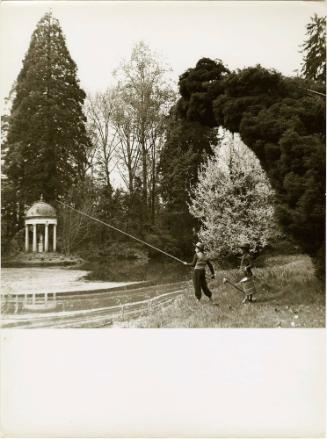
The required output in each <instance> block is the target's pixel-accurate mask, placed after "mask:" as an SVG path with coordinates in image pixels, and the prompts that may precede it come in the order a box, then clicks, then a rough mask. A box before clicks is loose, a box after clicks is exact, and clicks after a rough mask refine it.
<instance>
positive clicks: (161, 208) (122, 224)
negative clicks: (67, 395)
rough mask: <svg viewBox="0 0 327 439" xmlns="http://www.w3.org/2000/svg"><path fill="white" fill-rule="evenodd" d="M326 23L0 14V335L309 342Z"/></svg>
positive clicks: (295, 12) (78, 10) (87, 7)
mask: <svg viewBox="0 0 327 439" xmlns="http://www.w3.org/2000/svg"><path fill="white" fill-rule="evenodd" d="M325 6H326V5H325V3H324V2H322V1H249V2H248V1H191V2H188V1H145V2H141V1H104V2H97V1H95V2H91V1H82V2H73V1H72V2H65V1H58V2H52V1H40V2H33V1H31V2H29V1H24V2H19V1H18V2H15V1H4V2H2V3H1V6H0V14H1V15H0V27H1V30H0V49H1V53H2V56H1V64H0V85H1V87H0V88H1V327H2V328H3V329H6V331H7V333H8V331H9V330H10V329H15V330H16V329H17V330H19V329H43V328H48V329H49V328H50V329H57V328H58V329H59V328H60V329H75V328H76V329H78V328H79V329H81V328H84V329H95V328H101V329H102V330H107V331H109V332H110V331H111V330H112V329H117V328H119V329H124V328H129V329H134V328H149V329H150V328H151V329H158V328H159V329H161V328H214V329H217V330H219V329H220V328H225V329H226V328H269V329H274V330H276V331H277V330H278V328H289V329H294V330H298V329H299V328H324V327H325V193H326V187H325V178H326V167H325V161H326V160H325V144H326V117H325V115H326V103H325V100H326V13H325Z"/></svg>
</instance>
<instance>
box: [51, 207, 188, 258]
mask: <svg viewBox="0 0 327 439" xmlns="http://www.w3.org/2000/svg"><path fill="white" fill-rule="evenodd" d="M57 201H58V203H60V204H62V205H63V206H64V207H69V208H70V209H71V210H73V211H75V212H77V213H79V214H80V215H84V216H86V217H87V218H90V219H91V220H93V221H96V222H98V223H100V224H103V225H104V226H106V227H109V228H110V229H113V230H115V231H116V232H119V233H122V234H123V235H126V236H128V237H129V238H132V239H134V240H135V241H138V242H140V243H141V244H145V245H147V246H148V247H150V248H152V249H153V250H156V251H158V252H160V253H163V254H164V255H166V256H168V257H169V258H172V259H175V260H176V261H178V262H181V263H182V264H184V261H182V260H181V259H178V258H176V256H173V255H171V254H170V253H167V252H165V251H164V250H161V249H160V248H158V247H155V246H154V245H152V244H149V243H148V242H145V241H143V239H139V238H136V237H135V236H133V235H131V234H130V233H127V232H124V231H123V230H120V229H118V228H117V227H115V226H112V225H111V224H108V223H105V222H104V221H101V220H99V219H98V218H94V217H93V216H91V215H89V214H87V213H85V212H82V211H81V210H78V209H75V208H74V207H72V206H69V204H65V203H63V202H62V201H60V200H57Z"/></svg>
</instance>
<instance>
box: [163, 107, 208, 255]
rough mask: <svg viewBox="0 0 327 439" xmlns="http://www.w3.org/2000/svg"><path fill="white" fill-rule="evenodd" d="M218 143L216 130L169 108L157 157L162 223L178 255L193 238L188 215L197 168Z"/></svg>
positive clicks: (193, 226) (190, 217)
mask: <svg viewBox="0 0 327 439" xmlns="http://www.w3.org/2000/svg"><path fill="white" fill-rule="evenodd" d="M216 143H217V136H216V130H215V129H212V128H209V127H206V126H204V125H202V124H201V123H199V122H191V121H187V120H184V119H183V118H181V117H178V115H177V114H176V111H174V110H172V111H171V114H170V117H169V120H168V129H167V138H166V142H165V145H164V147H163V150H162V153H161V157H160V165H159V170H160V176H161V179H160V194H161V197H162V201H163V207H162V210H161V215H162V225H163V227H164V228H165V229H166V230H167V233H168V234H169V235H170V236H171V237H172V238H173V240H174V241H175V243H176V245H177V247H178V249H179V252H178V253H179V254H186V253H187V252H189V251H190V250H191V247H192V246H193V243H192V239H196V235H195V230H196V228H197V221H196V220H195V219H194V218H193V217H192V215H190V213H189V209H188V203H189V201H190V197H189V192H190V189H191V187H192V186H193V185H195V184H196V182H197V178H198V169H199V167H200V165H201V163H203V162H204V161H205V160H206V158H207V156H208V155H210V154H211V153H212V147H213V146H214V145H215V144H216Z"/></svg>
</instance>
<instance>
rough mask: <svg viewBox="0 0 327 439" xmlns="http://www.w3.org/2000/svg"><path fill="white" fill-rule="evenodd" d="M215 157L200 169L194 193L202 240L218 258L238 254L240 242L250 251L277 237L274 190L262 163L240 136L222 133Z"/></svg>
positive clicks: (192, 202) (193, 206)
mask: <svg viewBox="0 0 327 439" xmlns="http://www.w3.org/2000/svg"><path fill="white" fill-rule="evenodd" d="M220 134H221V140H220V142H219V145H218V147H217V148H216V150H215V153H214V155H213V156H212V157H210V158H209V160H208V161H207V163H206V164H205V165H204V166H203V167H202V168H201V170H200V173H199V182H198V184H197V186H196V187H195V188H194V189H193V190H192V193H191V204H190V212H191V214H192V215H193V216H194V217H196V218H198V219H200V221H201V224H202V225H201V229H200V232H199V238H200V239H201V240H202V241H203V242H204V244H205V245H206V247H207V249H208V250H209V251H210V252H211V253H212V254H215V255H220V256H223V255H228V254H235V253H237V252H238V250H239V245H240V244H241V242H242V241H244V240H246V241H248V242H249V244H250V247H251V250H257V249H260V248H263V247H265V246H266V245H267V243H268V241H269V239H270V238H272V236H273V235H274V234H275V233H276V225H275V221H274V207H273V195H274V194H273V191H272V189H271V186H270V184H269V181H268V178H267V176H266V174H265V172H264V171H263V169H262V167H261V165H260V163H259V160H258V159H257V158H256V156H255V155H254V153H253V152H252V151H251V150H250V149H249V148H248V147H247V146H246V145H245V144H244V143H243V142H242V140H241V139H240V136H239V135H233V134H231V133H230V132H228V131H223V132H222V131H221V132H220Z"/></svg>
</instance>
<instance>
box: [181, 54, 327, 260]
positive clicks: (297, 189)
mask: <svg viewBox="0 0 327 439" xmlns="http://www.w3.org/2000/svg"><path fill="white" fill-rule="evenodd" d="M199 63H200V61H199ZM199 63H198V64H197V65H196V67H195V68H194V69H189V70H188V71H187V72H186V73H185V75H186V80H187V79H188V78H190V77H191V78H192V81H190V82H189V85H188V87H185V84H184V85H183V87H182V88H181V98H180V100H179V101H178V103H177V109H178V112H179V115H180V118H181V119H182V120H183V122H185V121H189V122H190V124H200V125H202V126H203V127H208V128H210V127H212V126H222V127H224V128H226V129H228V130H230V131H231V132H233V133H240V136H241V138H242V140H243V141H244V142H245V144H246V145H247V146H248V147H249V148H250V149H252V150H253V152H254V153H255V154H256V155H257V157H258V158H259V160H260V162H261V165H262V167H263V169H264V170H265V171H266V172H267V174H268V177H269V180H270V183H271V185H272V188H273V189H274V190H275V192H276V214H277V218H278V220H279V221H280V223H281V225H282V226H283V230H284V232H285V233H286V234H287V235H289V236H291V237H293V238H295V239H296V240H297V241H298V243H299V244H300V245H301V246H302V248H303V250H304V251H306V252H307V253H308V254H309V255H310V256H312V257H313V258H314V259H315V261H316V262H317V265H316V267H318V265H319V266H320V267H322V266H323V265H324V264H323V261H321V262H320V263H319V262H318V260H320V259H321V256H322V255H324V251H323V249H324V228H325V214H324V212H325V200H324V194H325V152H324V151H325V102H324V99H323V98H322V97H321V96H319V95H316V94H313V93H311V92H309V91H308V90H310V89H311V90H316V91H319V92H322V93H323V92H324V87H323V85H322V84H321V83H319V82H315V81H309V80H305V79H301V78H287V77H284V76H283V75H281V74H280V73H279V72H276V71H275V70H268V69H265V68H263V67H261V66H259V65H258V66H255V67H248V68H245V69H241V70H237V71H234V72H228V70H227V69H225V70H224V68H223V66H221V62H220V61H219V62H215V61H212V62H211V63H209V62H208V61H206V62H205V65H206V66H207V65H210V69H211V71H212V70H213V71H214V70H215V67H214V64H215V63H216V68H217V69H218V67H219V68H220V70H221V71H222V72H223V73H222V74H221V75H217V78H216V79H212V80H210V81H209V85H208V90H209V91H210V93H209V91H208V92H207V93H206V92H205V91H203V87H204V86H203V83H202V82H203V81H202V76H201V74H199V75H196V74H195V73H196V71H197V70H200V72H201V71H202V67H201V66H199ZM200 64H201V63H200ZM191 74H192V75H191ZM181 78H183V75H182V77H181ZM207 82H208V81H204V84H205V85H206V84H207ZM199 90H202V93H204V96H205V99H204V98H203V99H202V100H201V101H200V100H198V99H197V93H199ZM193 98H194V99H193ZM204 105H206V106H207V107H206V108H207V112H206V111H204ZM190 109H191V110H190ZM204 114H207V115H206V116H205V117H203V115H204ZM212 116H213V119H212ZM317 255H321V256H320V258H319V257H318V256H317ZM317 258H318V259H317Z"/></svg>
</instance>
